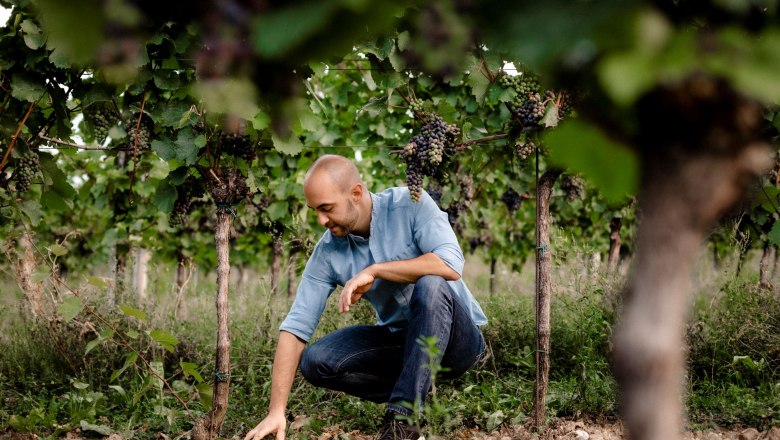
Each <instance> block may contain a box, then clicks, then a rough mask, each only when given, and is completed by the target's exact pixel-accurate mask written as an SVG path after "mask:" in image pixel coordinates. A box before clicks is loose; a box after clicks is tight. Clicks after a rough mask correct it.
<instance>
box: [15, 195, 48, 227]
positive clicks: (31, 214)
mask: <svg viewBox="0 0 780 440" xmlns="http://www.w3.org/2000/svg"><path fill="white" fill-rule="evenodd" d="M20 208H21V210H22V212H23V213H24V215H26V216H27V218H29V219H30V223H31V224H32V225H33V226H38V225H39V224H40V223H41V218H42V217H43V210H42V209H41V202H39V201H37V200H25V201H24V202H23V203H22V204H21V205H20Z"/></svg>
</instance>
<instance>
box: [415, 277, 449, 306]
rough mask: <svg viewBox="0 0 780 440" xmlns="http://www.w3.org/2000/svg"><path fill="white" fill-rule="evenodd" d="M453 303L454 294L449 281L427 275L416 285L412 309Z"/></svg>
mask: <svg viewBox="0 0 780 440" xmlns="http://www.w3.org/2000/svg"><path fill="white" fill-rule="evenodd" d="M451 303H452V293H451V289H450V285H449V284H448V283H447V280H445V279H444V278H442V277H440V276H438V275H425V276H423V277H420V278H419V279H418V280H417V282H416V283H414V292H413V294H412V298H411V304H410V305H411V307H413V308H414V307H419V306H422V307H435V306H437V305H446V304H451Z"/></svg>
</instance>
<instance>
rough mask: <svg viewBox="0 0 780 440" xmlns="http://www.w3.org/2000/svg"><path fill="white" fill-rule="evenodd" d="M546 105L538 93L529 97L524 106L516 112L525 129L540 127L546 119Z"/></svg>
mask: <svg viewBox="0 0 780 440" xmlns="http://www.w3.org/2000/svg"><path fill="white" fill-rule="evenodd" d="M544 111H545V104H544V101H543V100H542V97H541V96H540V95H539V94H538V93H534V94H532V95H531V96H529V97H528V99H527V100H526V101H525V103H524V104H523V105H521V106H520V107H519V108H518V109H517V110H515V111H514V113H515V115H516V116H517V118H518V119H520V123H521V124H522V125H523V127H533V126H535V125H539V122H541V120H542V118H543V117H544Z"/></svg>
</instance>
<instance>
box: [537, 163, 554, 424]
mask: <svg viewBox="0 0 780 440" xmlns="http://www.w3.org/2000/svg"><path fill="white" fill-rule="evenodd" d="M560 175H561V170H558V169H550V170H547V171H546V172H545V173H544V174H542V177H541V178H540V179H539V183H538V185H537V188H536V387H535V392H534V413H533V424H534V427H535V428H536V429H539V428H541V427H543V426H544V425H545V417H544V415H545V408H546V405H545V397H546V396H547V384H548V381H549V375H550V301H551V297H552V252H551V251H550V198H551V197H552V190H553V185H554V184H555V181H556V180H557V179H558V176H560Z"/></svg>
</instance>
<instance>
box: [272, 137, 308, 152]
mask: <svg viewBox="0 0 780 440" xmlns="http://www.w3.org/2000/svg"><path fill="white" fill-rule="evenodd" d="M271 139H272V140H273V143H274V148H276V151H280V152H282V153H284V154H289V155H291V156H294V155H296V154H298V153H300V152H301V151H302V150H303V144H302V143H301V140H300V139H298V137H297V136H295V134H291V135H290V136H289V137H288V138H287V139H283V138H281V137H279V136H278V135H277V134H276V133H274V134H273V135H272V136H271Z"/></svg>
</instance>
